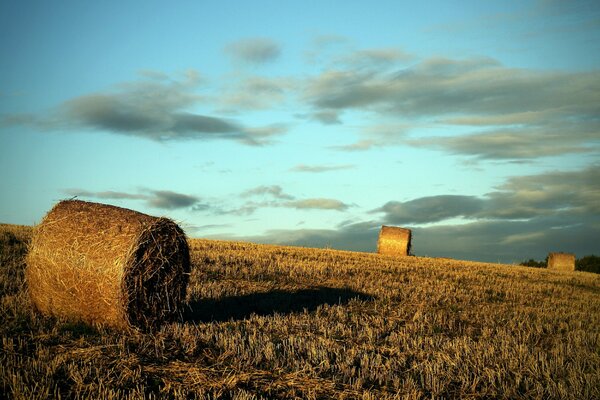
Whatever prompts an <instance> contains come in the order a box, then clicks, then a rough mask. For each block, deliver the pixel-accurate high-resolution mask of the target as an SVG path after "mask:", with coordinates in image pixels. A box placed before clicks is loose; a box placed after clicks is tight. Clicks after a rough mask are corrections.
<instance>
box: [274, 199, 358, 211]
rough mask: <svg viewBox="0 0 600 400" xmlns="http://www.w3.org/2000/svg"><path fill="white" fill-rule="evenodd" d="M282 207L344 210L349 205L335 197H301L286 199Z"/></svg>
mask: <svg viewBox="0 0 600 400" xmlns="http://www.w3.org/2000/svg"><path fill="white" fill-rule="evenodd" d="M283 206H284V207H289V208H296V209H299V210H336V211H344V210H346V209H348V207H350V206H349V205H348V204H346V203H343V202H341V201H339V200H336V199H324V198H314V199H303V200H294V201H288V202H286V203H284V204H283Z"/></svg>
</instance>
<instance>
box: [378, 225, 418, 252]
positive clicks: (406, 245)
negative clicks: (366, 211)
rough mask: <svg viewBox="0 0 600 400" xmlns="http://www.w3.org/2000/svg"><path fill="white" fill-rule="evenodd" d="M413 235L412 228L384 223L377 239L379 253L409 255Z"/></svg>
mask: <svg viewBox="0 0 600 400" xmlns="http://www.w3.org/2000/svg"><path fill="white" fill-rule="evenodd" d="M411 237H412V233H411V230H410V229H406V228H399V227H396V226H385V225H383V226H382V227H381V231H380V232H379V240H377V253H379V254H386V255H390V256H408V255H410V246H411Z"/></svg>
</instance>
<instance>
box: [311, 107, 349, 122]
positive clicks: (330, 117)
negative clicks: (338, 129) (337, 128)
mask: <svg viewBox="0 0 600 400" xmlns="http://www.w3.org/2000/svg"><path fill="white" fill-rule="evenodd" d="M310 117H311V118H312V119H314V120H316V121H319V122H321V123H322V124H325V125H337V124H341V123H342V121H341V120H340V115H339V113H338V112H337V111H332V110H325V111H317V112H315V113H313V114H311V115H310Z"/></svg>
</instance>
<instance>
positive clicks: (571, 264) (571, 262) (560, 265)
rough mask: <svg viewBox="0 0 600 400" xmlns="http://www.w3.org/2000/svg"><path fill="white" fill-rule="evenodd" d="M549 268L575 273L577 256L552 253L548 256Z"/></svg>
mask: <svg viewBox="0 0 600 400" xmlns="http://www.w3.org/2000/svg"><path fill="white" fill-rule="evenodd" d="M548 268H550V269H558V270H561V271H575V254H572V253H550V254H548Z"/></svg>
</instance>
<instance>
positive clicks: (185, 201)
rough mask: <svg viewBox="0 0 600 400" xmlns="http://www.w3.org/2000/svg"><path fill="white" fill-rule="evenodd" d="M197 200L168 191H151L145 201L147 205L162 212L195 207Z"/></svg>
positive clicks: (193, 197)
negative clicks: (162, 210) (160, 209)
mask: <svg viewBox="0 0 600 400" xmlns="http://www.w3.org/2000/svg"><path fill="white" fill-rule="evenodd" d="M198 201H199V199H198V198H197V197H196V196H190V195H187V194H181V193H176V192H171V191H169V190H153V191H151V196H150V197H149V198H148V199H147V202H148V205H150V206H151V207H154V208H162V209H164V210H174V209H178V208H188V207H192V206H196V205H197V203H198Z"/></svg>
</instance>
